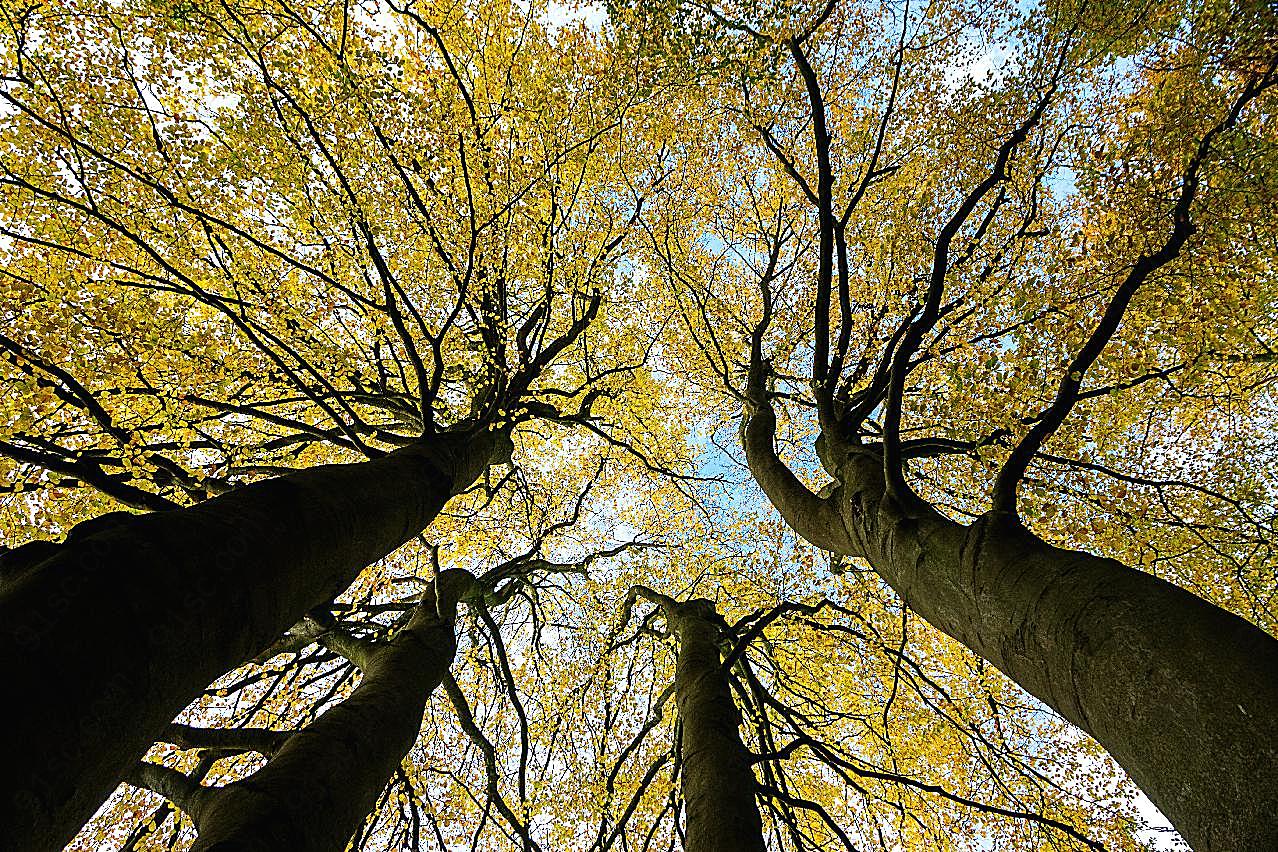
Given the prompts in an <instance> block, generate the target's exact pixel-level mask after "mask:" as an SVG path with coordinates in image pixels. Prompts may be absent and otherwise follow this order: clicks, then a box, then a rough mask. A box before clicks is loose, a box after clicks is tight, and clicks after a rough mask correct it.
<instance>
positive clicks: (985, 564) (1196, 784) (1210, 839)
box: [746, 412, 1278, 852]
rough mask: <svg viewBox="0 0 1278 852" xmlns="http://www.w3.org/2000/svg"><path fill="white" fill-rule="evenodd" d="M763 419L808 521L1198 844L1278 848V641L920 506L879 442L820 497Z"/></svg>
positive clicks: (791, 514)
mask: <svg viewBox="0 0 1278 852" xmlns="http://www.w3.org/2000/svg"><path fill="white" fill-rule="evenodd" d="M755 421H756V422H752V424H751V429H750V430H748V431H747V433H746V446H747V455H748V457H749V458H750V464H751V468H752V470H754V472H755V476H756V479H757V480H758V481H759V482H760V484H761V485H762V486H763V488H764V490H765V491H766V492H767V493H768V495H769V497H770V498H771V499H772V500H773V502H774V503H777V504H779V507H780V504H784V508H782V509H781V510H782V514H783V515H786V516H787V520H790V522H791V524H792V525H793V526H794V527H795V529H796V530H797V531H799V532H800V533H801V534H803V535H805V537H807V538H809V539H810V540H813V541H815V542H816V543H818V544H819V546H821V547H825V548H829V549H832V550H836V551H838V552H841V553H844V554H847V555H853V556H861V557H864V558H865V559H866V560H867V561H868V562H869V563H870V565H871V567H873V568H874V570H875V571H876V572H877V573H878V574H879V575H880V576H881V577H882V578H883V579H884V580H885V581H887V583H888V584H890V585H891V586H892V587H893V588H894V589H895V590H896V591H897V592H898V593H899V594H900V596H901V598H902V599H903V600H904V601H905V603H906V605H907V606H909V607H910V608H911V609H912V610H914V611H915V612H917V613H918V614H919V615H921V616H922V617H923V618H925V619H927V620H928V621H929V622H930V623H931V624H932V625H934V626H935V627H937V628H939V629H940V630H942V631H944V632H945V633H947V634H949V635H950V636H952V637H954V638H955V639H957V640H958V641H960V642H962V643H963V644H964V645H966V646H967V647H968V648H970V649H972V650H973V651H974V652H976V653H977V654H979V655H980V656H982V657H983V658H985V659H986V660H988V661H989V662H991V663H992V664H994V665H995V666H997V667H998V668H999V669H1000V670H1002V671H1003V672H1004V673H1005V674H1007V675H1008V677H1010V678H1012V680H1014V681H1016V682H1017V683H1018V684H1020V685H1021V686H1022V687H1024V688H1025V689H1026V690H1028V691H1029V692H1030V693H1032V694H1033V695H1034V696H1036V697H1037V698H1038V699H1039V700H1041V701H1043V703H1045V704H1047V705H1048V706H1049V707H1051V708H1052V709H1054V710H1055V711H1057V712H1058V713H1060V714H1061V715H1062V716H1064V717H1065V718H1066V719H1068V720H1069V721H1071V722H1073V723H1074V724H1075V725H1077V726H1078V727H1079V728H1081V729H1082V730H1084V731H1086V732H1087V733H1088V734H1090V735H1091V736H1092V737H1094V738H1095V739H1096V740H1097V741H1098V742H1099V743H1100V744H1101V745H1102V746H1104V747H1105V748H1106V749H1107V750H1108V751H1109V752H1110V754H1111V755H1113V757H1114V758H1115V759H1116V760H1117V761H1118V763H1119V764H1120V765H1121V766H1122V767H1123V768H1124V769H1125V770H1126V771H1127V772H1128V774H1130V775H1131V777H1132V780H1133V781H1135V782H1136V784H1137V785H1139V786H1140V788H1141V789H1142V790H1144V791H1145V793H1146V794H1147V795H1148V796H1149V798H1150V799H1151V800H1152V801H1153V802H1154V804H1155V805H1157V806H1158V808H1159V809H1160V810H1161V811H1162V812H1163V813H1164V814H1165V815H1166V816H1167V817H1168V818H1169V819H1170V820H1171V821H1172V823H1173V825H1175V826H1176V829H1177V830H1178V831H1179V832H1180V833H1181V834H1182V835H1183V836H1184V837H1185V839H1186V840H1188V841H1189V843H1190V844H1191V845H1192V846H1193V847H1194V848H1195V849H1197V850H1200V852H1208V850H1218V852H1251V850H1254V852H1272V850H1274V849H1278V820H1275V818H1274V815H1275V813H1278V640H1275V639H1274V638H1273V637H1272V636H1270V635H1268V634H1267V633H1265V632H1264V631H1263V630H1261V629H1259V628H1258V627H1256V626H1255V625H1253V624H1251V623H1249V622H1247V621H1246V620H1244V619H1242V618H1240V617H1238V616H1236V615H1234V614H1232V613H1229V612H1226V611H1225V610H1223V609H1220V608H1219V607H1216V606H1214V605H1212V604H1210V603H1208V602H1207V601H1204V600H1202V599H1201V598H1198V597H1196V596H1194V595H1192V594H1190V593H1189V592H1186V591H1185V590H1183V589H1181V588H1179V587H1177V586H1173V585H1171V584H1170V583H1167V582H1164V581H1163V580H1160V579H1158V578H1157V577H1154V576H1152V575H1150V574H1147V573H1145V572H1143V571H1139V570H1135V569H1133V568H1129V567H1127V566H1125V565H1123V564H1121V563H1119V562H1116V561H1114V560H1112V559H1103V558H1100V557H1097V556H1093V555H1091V554H1087V553H1081V552H1076V551H1069V550H1063V549H1060V548H1057V547H1053V546H1051V545H1049V544H1047V543H1046V542H1044V541H1042V540H1041V539H1039V538H1038V537H1037V536H1035V535H1033V534H1032V533H1030V532H1029V531H1027V530H1025V529H1024V528H1023V527H1021V526H1020V525H1019V524H1018V523H1016V522H1014V521H1011V520H1010V519H1005V518H1000V517H998V516H993V515H991V516H987V517H984V518H981V519H980V520H978V521H977V522H976V523H974V524H972V525H971V526H963V525H961V524H957V523H954V522H953V521H950V520H948V519H946V518H944V517H942V516H941V515H939V514H937V513H935V512H933V511H931V510H929V509H920V510H918V511H914V512H912V513H910V512H906V511H904V510H903V509H902V507H901V506H900V505H898V504H897V503H896V501H894V500H893V499H891V498H890V497H888V496H886V494H885V486H884V480H883V475H882V463H881V461H879V460H878V458H877V457H874V456H871V455H868V454H864V453H853V454H851V455H848V456H847V457H846V458H844V459H841V460H836V461H834V462H833V463H834V464H835V465H837V470H838V472H839V477H838V478H839V480H840V482H841V485H840V486H839V487H838V489H837V490H836V491H835V492H834V494H833V495H832V496H831V497H829V498H828V499H819V498H817V497H816V496H815V495H813V494H812V493H811V492H808V491H806V489H803V486H802V485H801V484H799V483H798V482H797V480H794V479H793V476H792V475H788V471H785V470H784V469H782V468H781V467H779V465H780V463H779V462H778V461H777V460H776V457H775V455H774V454H773V453H772V446H771V441H772V428H773V427H772V423H771V418H770V416H769V415H768V413H766V412H765V413H764V415H763V416H762V417H756V418H755ZM765 441H766V451H765ZM800 489H802V490H800Z"/></svg>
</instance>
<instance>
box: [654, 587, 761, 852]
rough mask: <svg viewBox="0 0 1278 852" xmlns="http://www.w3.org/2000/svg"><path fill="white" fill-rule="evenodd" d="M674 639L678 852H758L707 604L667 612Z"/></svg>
mask: <svg viewBox="0 0 1278 852" xmlns="http://www.w3.org/2000/svg"><path fill="white" fill-rule="evenodd" d="M667 619H668V620H669V622H670V624H671V626H672V627H673V628H674V632H675V635H676V636H677V637H678V640H679V659H678V662H677V663H676V665H675V703H676V704H677V705H678V708H679V721H680V723H681V725H682V727H683V734H682V737H681V739H680V741H679V748H680V752H681V753H682V756H683V775H682V784H683V799H684V802H685V803H686V805H687V818H686V824H687V844H686V845H685V847H684V848H685V850H686V852H763V850H764V844H763V824H762V822H761V820H760V818H759V806H758V803H757V801H756V798H755V787H756V786H757V782H756V781H755V777H754V769H753V764H752V762H751V759H750V752H749V751H748V750H747V749H746V747H745V745H744V744H743V743H742V742H741V732H740V727H741V713H740V711H739V710H738V709H737V705H736V703H735V702H734V701H733V700H732V692H731V689H730V687H729V685H728V673H727V672H726V671H725V670H724V668H723V661H722V659H721V658H720V656H719V626H718V625H719V622H720V619H719V618H718V617H717V615H716V613H715V609H714V604H713V603H712V602H710V601H707V600H693V601H688V602H687V603H682V604H677V605H676V607H675V608H674V611H673V612H670V611H669V608H667Z"/></svg>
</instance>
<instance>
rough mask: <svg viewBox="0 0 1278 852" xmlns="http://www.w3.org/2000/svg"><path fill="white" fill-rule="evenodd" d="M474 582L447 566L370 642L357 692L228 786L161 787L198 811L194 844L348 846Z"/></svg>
mask: <svg viewBox="0 0 1278 852" xmlns="http://www.w3.org/2000/svg"><path fill="white" fill-rule="evenodd" d="M473 584H474V578H473V577H472V576H471V575H470V574H468V573H467V572H465V571H457V570H452V571H444V572H442V573H441V574H440V575H439V577H438V578H437V579H436V580H435V583H434V584H433V585H432V587H431V589H430V590H428V591H427V593H426V594H425V595H424V596H423V597H422V601H421V603H420V604H418V606H417V609H416V610H415V611H414V613H413V615H412V618H411V619H410V620H409V622H408V624H407V625H405V626H404V627H403V628H401V629H400V630H399V631H398V632H396V633H395V635H394V636H393V637H392V638H391V639H390V640H389V641H388V642H386V643H385V644H380V645H372V646H369V648H368V649H367V651H366V654H365V655H364V656H365V658H364V659H361V660H359V665H360V667H361V668H362V669H363V672H364V674H363V679H362V680H361V681H360V684H359V686H358V687H356V688H355V690H354V692H352V693H351V695H350V696H349V697H348V698H347V699H346V700H344V701H342V702H341V703H339V704H338V705H337V706H335V707H333V708H331V709H330V710H328V711H326V712H325V713H324V714H323V715H321V716H320V717H319V718H318V719H316V720H315V721H313V722H311V724H309V725H307V726H306V727H305V728H303V729H302V730H300V731H298V732H297V733H295V734H293V735H292V736H290V737H289V738H288V740H287V741H286V742H285V743H284V745H283V746H282V747H281V748H280V749H279V750H278V751H277V752H276V753H275V754H274V756H272V757H271V759H270V760H268V761H267V763H266V765H265V766H263V767H262V768H261V769H259V770H258V771H257V772H254V773H253V774H252V775H250V776H249V777H248V778H245V779H243V780H240V781H236V782H234V783H233V784H229V785H228V786H226V787H222V788H210V787H197V786H195V785H194V784H193V783H191V782H189V781H188V782H186V783H185V784H184V785H183V786H184V787H185V789H181V790H178V791H176V794H175V793H174V791H172V790H157V792H161V793H164V794H166V795H170V797H171V798H173V799H174V800H175V801H174V803H175V804H177V805H178V806H179V807H181V808H183V810H185V811H186V812H187V813H188V815H189V816H191V817H192V819H193V820H194V821H195V824H196V827H197V829H198V830H199V839H198V840H197V841H196V843H195V845H194V846H193V847H192V850H193V852H341V850H343V849H345V848H346V845H347V843H348V842H349V841H350V839H351V835H353V834H354V833H355V832H356V830H358V829H359V827H360V825H361V824H362V823H363V821H364V819H365V818H366V817H367V816H368V814H369V813H370V812H371V811H372V809H373V806H374V805H375V804H376V803H377V797H378V795H379V794H380V793H381V792H382V790H383V789H384V788H385V787H386V784H387V782H388V781H389V780H390V777H391V775H392V774H393V773H394V771H395V769H396V768H397V767H398V766H399V765H400V763H401V761H403V759H404V755H406V754H407V753H408V751H409V749H411V748H412V746H413V743H414V742H415V741H416V740H417V734H418V732H419V730H420V729H421V724H422V714H423V713H424V712H425V707H426V700H427V698H428V697H429V696H430V694H431V693H432V692H433V691H434V690H435V688H436V687H437V686H439V684H440V681H442V680H443V678H444V675H445V674H446V673H447V672H448V669H449V668H450V667H451V666H452V663H453V656H454V654H455V652H456V650H457V640H456V630H455V627H454V620H455V618H456V614H457V601H458V599H459V597H461V596H462V595H464V594H465V593H466V592H467V591H468V590H469V589H471V588H472V587H473ZM143 786H152V787H158V786H162V785H158V784H146V783H145V782H144V784H143Z"/></svg>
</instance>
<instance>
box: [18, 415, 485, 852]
mask: <svg viewBox="0 0 1278 852" xmlns="http://www.w3.org/2000/svg"><path fill="white" fill-rule="evenodd" d="M508 446H509V441H508V438H506V436H505V435H504V434H502V433H495V432H479V433H472V434H464V435H463V434H448V433H446V434H443V435H434V436H430V437H427V438H423V439H422V440H421V441H420V442H418V443H416V444H413V445H411V446H408V447H405V448H403V449H400V450H397V451H395V452H393V453H390V454H389V455H386V456H384V457H382V458H378V459H375V460H372V461H367V462H361V463H357V464H341V465H325V466H320V467H315V468H311V469H308V470H305V471H300V472H298V473H295V474H290V475H288V476H283V477H279V478H277V479H272V480H268V481H265V482H260V483H255V484H252V485H248V486H245V487H243V488H239V489H236V490H235V491H232V492H230V493H228V494H225V495H222V496H220V497H217V498H215V499H212V500H209V501H207V502H205V503H201V504H199V505H196V506H192V507H189V508H184V509H178V510H172V511H165V512H154V513H152V514H148V515H140V516H126V517H125V518H123V519H121V520H117V521H115V522H114V523H105V524H99V525H86V529H85V530H84V531H83V533H82V534H77V531H73V532H72V534H71V535H70V536H69V537H68V540H67V542H66V543H65V544H62V545H44V547H46V548H47V551H48V555H47V557H45V558H42V559H39V560H33V559H30V558H27V559H26V560H25V561H26V562H27V564H26V565H15V564H14V562H15V561H16V560H13V559H10V560H8V561H7V564H6V563H5V562H0V570H3V574H2V575H0V581H2V582H3V588H2V589H0V668H2V670H3V671H4V673H5V687H6V693H7V694H8V695H9V696H12V698H11V700H10V701H9V702H8V709H9V719H8V723H7V724H6V725H5V726H4V734H3V738H4V739H3V744H2V746H0V753H3V754H4V757H5V767H4V773H3V776H2V777H0V826H3V827H4V833H5V839H6V843H7V848H13V849H21V850H44V849H49V850H58V849H61V848H62V847H63V845H64V844H65V843H66V842H67V841H69V840H70V839H71V838H72V837H73V836H74V835H75V833H76V831H77V830H78V829H79V827H80V826H81V825H83V824H84V823H85V822H86V821H87V820H88V819H89V817H90V816H92V814H93V812H94V810H95V809H96V808H97V807H98V806H99V805H100V804H101V803H102V801H103V800H104V799H106V797H107V796H108V795H109V794H110V793H111V791H112V790H113V789H114V788H115V786H116V784H117V783H118V782H119V780H120V779H121V778H122V777H123V776H124V774H125V772H126V771H128V770H129V769H130V767H132V766H133V765H135V764H136V762H137V761H138V759H139V758H140V757H141V756H142V755H143V754H144V753H145V751H146V749H147V748H148V747H149V746H150V745H151V743H152V742H154V741H155V739H156V737H157V736H159V735H160V733H161V732H162V731H163V729H164V728H165V726H166V725H167V724H168V722H169V721H170V720H172V719H173V717H174V716H175V715H177V713H178V712H180V711H181V710H182V708H183V707H185V706H186V705H187V704H188V703H189V702H190V701H191V700H192V699H193V698H195V697H196V696H197V695H198V694H199V693H200V691H201V690H202V689H204V688H205V687H206V686H207V685H208V684H209V683H210V682H212V681H213V680H214V679H216V678H217V677H219V676H220V675H222V674H223V673H225V672H226V671H228V670H229V669H231V668H233V667H235V666H236V665H239V664H240V663H241V662H243V661H244V660H246V659H249V658H251V657H253V656H254V655H255V654H257V653H258V652H259V651H261V650H262V649H263V648H265V647H266V646H267V645H269V644H270V643H271V642H272V641H274V640H275V639H276V638H278V637H279V636H280V635H281V634H282V633H284V632H285V631H286V630H287V629H288V628H289V627H291V626H292V625H294V624H295V623H297V622H298V621H299V620H300V619H301V618H302V616H303V615H304V614H305V613H306V612H307V611H309V610H310V609H312V608H314V607H316V606H319V605H320V604H323V603H325V602H326V601H328V600H331V599H332V598H333V596H334V595H336V594H338V593H339V592H340V591H341V590H342V589H343V588H345V587H346V586H347V585H349V584H350V582H351V581H352V580H354V578H355V577H356V576H357V574H358V573H359V571H360V570H362V568H363V567H364V566H366V565H368V564H370V563H372V562H374V561H376V560H377V559H380V558H382V557H383V556H385V555H386V554H388V553H390V552H391V551H393V550H394V549H395V548H397V547H399V546H400V545H401V544H403V543H404V542H405V541H407V540H408V539H410V538H411V537H412V536H414V535H416V534H417V533H419V532H420V531H421V530H422V529H424V528H425V527H426V526H427V525H428V524H429V523H430V522H431V520H432V519H434V517H435V516H436V515H437V514H438V512H439V510H440V509H441V508H442V507H443V505H444V504H445V502H446V501H447V500H448V499H449V498H450V497H452V496H453V495H455V494H458V493H460V492H461V491H463V490H464V489H466V488H467V487H469V486H470V484H471V483H472V482H474V480H475V479H476V478H477V477H478V476H479V475H480V473H482V472H483V470H484V469H485V468H486V467H487V466H488V465H489V464H490V462H492V461H493V460H495V459H500V457H501V455H502V453H503V451H506V450H508ZM94 527H96V528H94ZM30 549H31V546H28V547H24V548H20V549H19V550H18V551H15V552H14V553H12V554H10V556H14V557H21V556H23V554H24V552H28V553H29V552H30ZM40 555H42V556H43V554H40Z"/></svg>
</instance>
